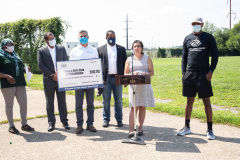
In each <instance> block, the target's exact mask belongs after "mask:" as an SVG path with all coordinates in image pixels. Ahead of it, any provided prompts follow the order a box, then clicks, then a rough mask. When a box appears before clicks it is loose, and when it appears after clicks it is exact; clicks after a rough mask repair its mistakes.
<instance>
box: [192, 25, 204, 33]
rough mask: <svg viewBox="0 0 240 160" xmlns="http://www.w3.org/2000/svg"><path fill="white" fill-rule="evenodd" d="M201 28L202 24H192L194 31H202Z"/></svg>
mask: <svg viewBox="0 0 240 160" xmlns="http://www.w3.org/2000/svg"><path fill="white" fill-rule="evenodd" d="M201 29H202V26H201V25H194V26H192V30H193V32H194V33H198V32H200V31H201Z"/></svg>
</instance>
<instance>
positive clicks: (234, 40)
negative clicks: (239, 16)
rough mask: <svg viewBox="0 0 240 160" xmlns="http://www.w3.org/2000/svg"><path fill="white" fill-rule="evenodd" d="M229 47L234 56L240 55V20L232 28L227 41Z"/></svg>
mask: <svg viewBox="0 0 240 160" xmlns="http://www.w3.org/2000/svg"><path fill="white" fill-rule="evenodd" d="M226 45H227V48H228V49H229V50H230V51H231V52H232V55H234V56H240V22H239V23H238V24H235V25H234V27H233V28H232V29H231V30H230V37H229V39H228V41H227V43H226Z"/></svg>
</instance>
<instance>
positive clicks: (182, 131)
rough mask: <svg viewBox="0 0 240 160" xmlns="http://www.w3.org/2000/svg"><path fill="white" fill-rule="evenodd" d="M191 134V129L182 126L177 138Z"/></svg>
mask: <svg viewBox="0 0 240 160" xmlns="http://www.w3.org/2000/svg"><path fill="white" fill-rule="evenodd" d="M189 133H191V129H190V128H189V127H187V126H184V127H183V128H182V129H181V130H180V131H178V132H177V135H178V136H184V135H187V134H189Z"/></svg>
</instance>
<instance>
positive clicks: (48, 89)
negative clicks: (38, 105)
mask: <svg viewBox="0 0 240 160" xmlns="http://www.w3.org/2000/svg"><path fill="white" fill-rule="evenodd" d="M55 92H56V94H57V101H58V111H59V115H60V119H61V122H62V123H63V124H67V123H68V119H67V106H66V94H65V92H58V84H57V83H55V85H44V93H45V97H46V106H47V116H48V122H49V123H52V124H53V125H55V123H56V118H55V115H54V96H55Z"/></svg>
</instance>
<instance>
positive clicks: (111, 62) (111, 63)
mask: <svg viewBox="0 0 240 160" xmlns="http://www.w3.org/2000/svg"><path fill="white" fill-rule="evenodd" d="M107 53H108V74H117V46H116V44H115V45H114V46H110V45H109V44H108V43H107Z"/></svg>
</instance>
